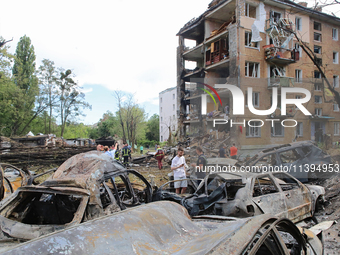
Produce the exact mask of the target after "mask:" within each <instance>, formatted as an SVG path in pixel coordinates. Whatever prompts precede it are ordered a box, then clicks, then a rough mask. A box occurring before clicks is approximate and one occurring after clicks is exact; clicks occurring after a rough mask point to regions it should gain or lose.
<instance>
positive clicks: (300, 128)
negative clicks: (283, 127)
mask: <svg viewBox="0 0 340 255" xmlns="http://www.w3.org/2000/svg"><path fill="white" fill-rule="evenodd" d="M296 136H297V137H303V122H298V124H297V125H296Z"/></svg>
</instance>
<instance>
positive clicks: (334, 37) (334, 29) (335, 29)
mask: <svg viewBox="0 0 340 255" xmlns="http://www.w3.org/2000/svg"><path fill="white" fill-rule="evenodd" d="M334 31H336V33H335V35H334ZM338 38H339V31H338V29H337V28H332V39H333V41H337V40H338Z"/></svg>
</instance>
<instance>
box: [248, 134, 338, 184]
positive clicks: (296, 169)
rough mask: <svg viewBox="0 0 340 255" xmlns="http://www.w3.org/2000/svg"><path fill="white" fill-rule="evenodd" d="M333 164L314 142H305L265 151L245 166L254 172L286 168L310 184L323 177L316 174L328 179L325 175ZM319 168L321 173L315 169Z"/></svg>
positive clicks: (330, 158) (328, 156)
mask: <svg viewBox="0 0 340 255" xmlns="http://www.w3.org/2000/svg"><path fill="white" fill-rule="evenodd" d="M331 164H332V157H331V156H330V155H328V154H327V153H326V152H324V151H323V150H321V149H320V148H318V147H317V146H316V145H315V143H314V142H312V141H303V142H294V143H290V144H284V145H281V146H276V147H272V148H270V149H266V150H263V151H261V152H260V153H258V154H256V155H255V156H254V157H252V158H251V159H249V160H248V161H246V162H245V164H244V165H245V166H248V167H250V169H253V170H254V171H257V170H266V171H268V170H274V171H275V170H278V169H281V168H282V167H286V169H287V170H288V172H289V173H290V174H291V175H293V176H294V177H295V178H297V179H299V180H300V181H301V182H308V181H309V180H311V179H316V178H318V177H321V176H320V175H319V176H318V175H317V174H316V173H321V174H323V175H324V176H325V177H326V175H325V173H326V172H327V170H328V168H329V167H331ZM252 167H253V168H252ZM317 167H319V169H320V171H317V170H316V169H315V168H317Z"/></svg>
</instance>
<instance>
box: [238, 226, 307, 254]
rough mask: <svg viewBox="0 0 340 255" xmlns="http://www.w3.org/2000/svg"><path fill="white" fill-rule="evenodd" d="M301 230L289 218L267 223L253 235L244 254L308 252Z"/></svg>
mask: <svg viewBox="0 0 340 255" xmlns="http://www.w3.org/2000/svg"><path fill="white" fill-rule="evenodd" d="M287 252H288V253H287ZM305 252H306V247H305V241H304V240H303V239H302V236H301V234H300V233H299V230H298V229H297V228H296V227H295V226H294V225H292V223H291V222H289V221H287V220H282V221H280V220H279V221H276V222H274V223H269V224H268V223H267V224H265V225H264V226H263V227H262V228H261V229H259V230H258V232H257V233H256V234H255V236H254V237H253V240H252V241H251V242H250V243H249V244H248V247H247V248H246V249H245V251H244V252H243V253H242V254H243V255H248V254H256V255H279V254H290V255H300V254H306V253H305Z"/></svg>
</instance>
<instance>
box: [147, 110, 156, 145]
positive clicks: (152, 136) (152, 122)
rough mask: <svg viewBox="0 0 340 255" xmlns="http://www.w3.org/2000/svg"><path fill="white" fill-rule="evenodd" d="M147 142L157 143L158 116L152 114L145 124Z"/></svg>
mask: <svg viewBox="0 0 340 255" xmlns="http://www.w3.org/2000/svg"><path fill="white" fill-rule="evenodd" d="M145 136H146V138H147V139H148V140H150V141H151V140H155V141H159V116H158V114H154V115H152V116H151V118H150V119H149V120H148V122H147V131H146V134H145Z"/></svg>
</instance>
